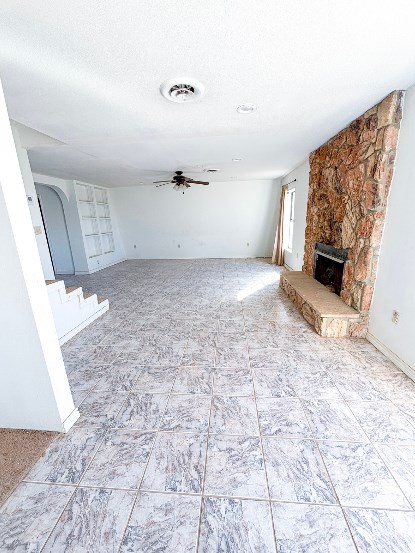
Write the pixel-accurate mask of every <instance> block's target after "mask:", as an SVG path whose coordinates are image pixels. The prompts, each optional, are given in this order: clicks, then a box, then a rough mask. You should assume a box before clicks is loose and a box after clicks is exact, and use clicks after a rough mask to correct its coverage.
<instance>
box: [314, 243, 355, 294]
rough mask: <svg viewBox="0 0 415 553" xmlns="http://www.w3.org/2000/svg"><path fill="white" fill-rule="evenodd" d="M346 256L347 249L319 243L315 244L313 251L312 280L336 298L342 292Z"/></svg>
mask: <svg viewBox="0 0 415 553" xmlns="http://www.w3.org/2000/svg"><path fill="white" fill-rule="evenodd" d="M347 256H348V250H347V249H339V248H335V247H334V246H330V245H329V244H322V243H320V242H317V243H316V246H315V249H314V271H313V276H314V278H315V279H316V280H318V281H319V282H321V284H324V286H326V288H328V289H329V290H330V292H334V293H335V294H337V295H338V296H340V293H341V290H342V284H343V272H344V264H345V262H346V261H347Z"/></svg>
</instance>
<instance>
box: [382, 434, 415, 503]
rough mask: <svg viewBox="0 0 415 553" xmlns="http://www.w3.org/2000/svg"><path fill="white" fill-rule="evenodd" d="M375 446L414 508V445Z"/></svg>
mask: <svg viewBox="0 0 415 553" xmlns="http://www.w3.org/2000/svg"><path fill="white" fill-rule="evenodd" d="M375 447H376V450H377V451H378V453H379V455H380V456H381V457H382V459H383V461H384V462H385V464H386V466H387V467H388V469H389V470H390V472H391V473H392V475H393V477H394V478H395V480H396V482H397V483H398V484H399V487H400V488H401V490H402V491H403V493H404V494H405V496H406V497H407V498H408V500H409V501H410V503H411V504H412V507H413V508H415V445H396V444H394V445H389V444H388V445H387V444H376V446H375Z"/></svg>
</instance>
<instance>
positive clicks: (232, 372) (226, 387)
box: [214, 367, 254, 396]
mask: <svg viewBox="0 0 415 553" xmlns="http://www.w3.org/2000/svg"><path fill="white" fill-rule="evenodd" d="M214 391H215V394H218V395H224V396H252V395H253V393H254V388H253V386H252V376H251V370H250V369H248V368H245V367H240V368H234V369H216V371H215V376H214Z"/></svg>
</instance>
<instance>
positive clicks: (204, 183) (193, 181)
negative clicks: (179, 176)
mask: <svg viewBox="0 0 415 553" xmlns="http://www.w3.org/2000/svg"><path fill="white" fill-rule="evenodd" d="M189 182H191V184H203V185H205V186H207V185H208V184H209V183H208V182H206V181H203V180H191V181H189Z"/></svg>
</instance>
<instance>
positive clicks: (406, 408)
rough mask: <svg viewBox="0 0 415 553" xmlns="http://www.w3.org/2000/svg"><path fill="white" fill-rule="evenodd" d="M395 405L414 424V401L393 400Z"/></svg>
mask: <svg viewBox="0 0 415 553" xmlns="http://www.w3.org/2000/svg"><path fill="white" fill-rule="evenodd" d="M394 404H395V405H396V407H397V408H398V409H399V411H401V413H403V414H404V415H405V417H406V418H407V419H408V420H409V421H410V422H411V423H412V425H413V426H415V403H408V402H403V401H395V402H394Z"/></svg>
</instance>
